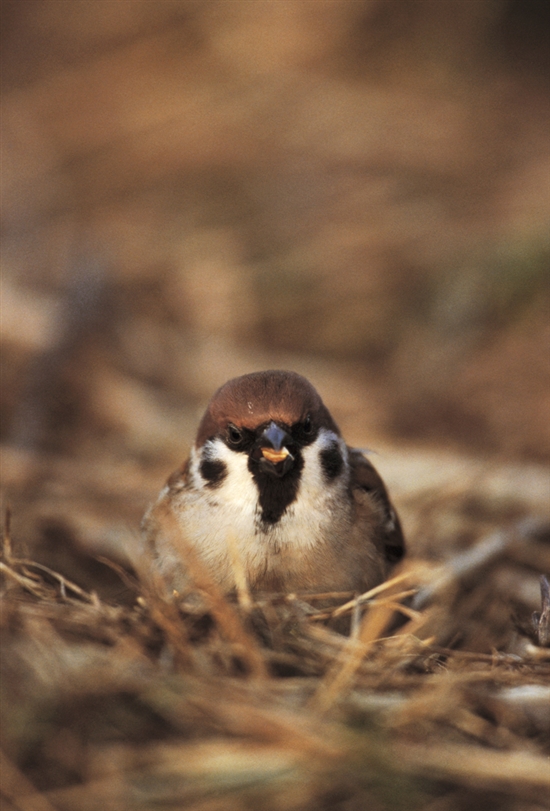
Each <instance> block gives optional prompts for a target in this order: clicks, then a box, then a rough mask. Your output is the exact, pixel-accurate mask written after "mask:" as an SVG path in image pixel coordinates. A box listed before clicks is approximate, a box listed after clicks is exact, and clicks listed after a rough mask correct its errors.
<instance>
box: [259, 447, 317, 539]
mask: <svg viewBox="0 0 550 811" xmlns="http://www.w3.org/2000/svg"><path fill="white" fill-rule="evenodd" d="M303 467H304V460H303V458H302V454H301V453H300V452H298V453H297V454H296V457H295V459H294V464H293V466H292V468H291V469H290V470H289V471H288V472H287V473H285V475H284V476H281V477H280V478H278V477H276V476H274V475H272V474H270V473H265V472H264V471H263V470H261V469H260V468H259V466H258V464H257V463H256V462H255V461H254V459H252V458H251V457H249V459H248V469H249V470H250V472H251V473H252V477H253V479H254V481H255V482H256V486H257V487H258V492H259V501H260V508H261V511H262V514H261V520H262V522H263V523H264V524H271V525H273V524H276V523H277V522H278V521H280V519H281V517H282V516H283V515H284V513H285V512H286V510H287V509H288V507H290V505H291V504H292V503H293V502H294V501H296V496H297V495H298V488H299V486H300V476H301V475H302V468H303Z"/></svg>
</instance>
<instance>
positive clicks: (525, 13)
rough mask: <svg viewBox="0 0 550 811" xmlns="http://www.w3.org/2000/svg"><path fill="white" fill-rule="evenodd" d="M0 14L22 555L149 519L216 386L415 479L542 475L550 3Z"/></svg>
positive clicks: (111, 6)
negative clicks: (508, 469) (296, 409)
mask: <svg viewBox="0 0 550 811" xmlns="http://www.w3.org/2000/svg"><path fill="white" fill-rule="evenodd" d="M2 17H3V19H2V42H1V46H2V60H3V64H2V77H3V90H2V127H3V132H2V152H3V154H2V185H3V208H2V246H3V247H2V321H1V334H2V343H3V359H2V376H3V383H2V394H1V398H2V399H1V406H2V421H1V425H0V438H1V440H2V444H3V459H4V462H3V478H4V484H5V494H6V496H5V497H6V498H7V499H8V500H9V501H10V503H11V504H12V508H13V510H14V521H15V524H16V526H17V527H18V528H19V533H20V535H21V537H24V538H25V540H26V542H27V543H29V544H34V545H36V546H37V547H40V546H41V548H43V549H46V550H49V555H50V557H49V559H51V555H52V554H53V552H52V550H54V551H55V550H59V547H60V544H59V541H60V539H64V538H65V539H66V538H69V537H71V538H74V537H77V539H78V540H79V542H81V543H83V544H84V545H87V546H88V547H90V548H93V549H96V550H104V549H108V548H109V545H111V546H112V547H113V548H114V547H116V545H117V543H119V542H120V538H122V537H124V538H126V540H127V537H128V536H129V535H132V534H135V533H137V526H138V521H139V516H140V515H141V513H142V512H143V509H144V508H145V506H146V504H147V502H148V500H150V499H151V498H152V497H153V496H154V494H155V493H156V492H157V491H158V489H159V488H160V486H161V484H162V481H163V479H164V478H165V476H166V475H167V474H168V473H169V472H170V470H171V469H173V467H174V466H175V465H177V464H179V463H180V462H181V461H182V460H183V458H184V457H185V455H186V453H187V451H188V447H189V444H190V443H191V442H192V440H193V435H194V431H195V428H196V424H197V422H198V419H199V416H200V413H201V411H202V409H203V407H204V405H205V403H206V401H207V400H208V398H209V397H210V395H211V394H212V393H213V391H214V390H215V389H216V388H217V387H218V386H219V385H221V384H222V383H223V382H225V380H226V379H228V378H229V377H231V376H234V375H238V374H242V373H245V372H249V371H253V370H257V369H263V368H291V369H294V370H296V371H298V372H301V373H303V374H305V375H306V376H308V377H309V378H310V379H311V380H312V381H313V382H314V384H315V385H317V387H318V388H319V390H320V392H321V394H322V396H323V397H324V399H325V401H326V402H327V404H328V405H329V407H330V408H331V410H333V413H334V415H335V417H336V419H337V421H338V422H339V423H340V426H341V428H342V429H343V432H344V434H345V436H346V438H347V439H348V441H349V442H350V443H353V444H357V445H359V446H361V447H369V448H373V449H377V450H379V449H384V448H392V449H393V450H391V451H389V450H388V451H387V454H385V453H382V457H385V456H387V457H388V458H389V459H390V460H393V465H394V468H393V478H394V479H395V482H396V484H395V486H396V487H397V490H398V491H399V487H401V490H402V491H406V490H407V486H408V484H409V485H410V484H414V482H415V480H416V478H417V476H418V469H417V468H415V467H414V459H416V458H420V457H419V456H418V454H422V453H424V454H426V453H427V454H428V456H427V457H426V456H425V457H422V458H424V459H428V460H429V461H428V462H426V463H425V464H424V467H423V468H422V470H423V471H424V472H425V471H426V470H427V469H428V468H429V471H430V475H431V476H432V479H434V480H436V481H437V480H438V477H439V478H445V470H448V469H449V466H451V467H452V464H453V463H455V468H453V470H454V471H455V472H456V459H463V458H467V459H476V460H478V461H479V460H482V461H483V462H484V463H485V462H487V461H490V462H491V464H493V463H495V464H496V463H498V464H499V465H516V466H517V465H520V466H522V467H521V468H520V469H521V470H523V471H524V472H525V471H532V470H534V469H535V468H536V470H540V469H541V466H543V465H545V464H546V463H547V462H548V459H549V458H550V419H549V416H550V375H549V372H550V346H549V338H550V319H549V314H550V308H549V304H550V283H549V278H550V277H549V274H548V265H549V258H550V230H549V220H550V140H549V137H548V133H549V131H550V127H549V125H550V92H549V91H550V65H549V55H550V43H549V38H548V32H549V30H550V6H549V5H548V3H547V2H546V0H415V2H410V0H254V2H248V0H155V2H151V1H150V0H24V2H21V0H3V2H2ZM438 454H439V455H438ZM456 454H458V456H456ZM461 454H462V455H465V456H461ZM375 463H376V460H375ZM411 465H412V467H411ZM381 466H382V467H383V466H384V459H382V462H381ZM390 466H391V463H390ZM533 466H534V467H533ZM388 475H389V476H390V479H391V476H392V473H391V471H390V473H388ZM526 476H527V473H524V474H522V475H521V476H519V479H518V478H516V481H517V480H521V481H523V482H524V484H525V487H526V490H527V491H529V492H532V491H533V488H535V489H536V487H535V485H534V484H532V480H531V479H529V477H528V476H527V478H526ZM544 481H546V483H547V479H545V480H544ZM537 482H539V484H538V485H537V486H539V490H538V491H537V492H538V494H539V496H540V497H541V499H544V497H547V495H548V492H547V491H545V490H544V486H542V485H540V479H537ZM514 486H517V485H514ZM541 487H542V489H541ZM106 527H108V528H109V532H107V533H106ZM117 528H118V529H117ZM117 532H118V533H119V534H118V535H117ZM109 533H110V534H109ZM107 536H109V538H110V540H106V538H107Z"/></svg>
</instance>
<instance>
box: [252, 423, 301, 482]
mask: <svg viewBox="0 0 550 811" xmlns="http://www.w3.org/2000/svg"><path fill="white" fill-rule="evenodd" d="M292 444H293V441H292V437H291V436H290V434H287V432H286V431H284V430H283V429H282V428H280V427H279V426H278V425H277V424H276V423H275V422H273V421H272V422H270V423H269V425H268V426H267V428H266V429H265V431H263V432H262V434H261V435H260V438H259V441H258V444H257V445H256V448H255V449H254V451H253V456H254V458H255V459H256V460H257V461H258V464H259V466H260V470H262V471H263V472H264V473H269V474H270V475H271V476H277V478H280V477H281V476H284V475H285V473H287V472H288V471H289V470H290V468H291V467H292V465H293V464H294V456H293V455H292V454H291V452H290V450H289V445H292Z"/></svg>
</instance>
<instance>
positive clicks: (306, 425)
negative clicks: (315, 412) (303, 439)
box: [302, 414, 313, 435]
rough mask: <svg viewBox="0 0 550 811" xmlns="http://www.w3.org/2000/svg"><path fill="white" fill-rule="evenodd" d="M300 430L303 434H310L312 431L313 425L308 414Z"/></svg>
mask: <svg viewBox="0 0 550 811" xmlns="http://www.w3.org/2000/svg"><path fill="white" fill-rule="evenodd" d="M302 430H303V432H304V434H308V435H309V434H311V433H312V431H313V423H312V421H311V414H308V415H307V417H306V418H305V420H304V421H303V423H302Z"/></svg>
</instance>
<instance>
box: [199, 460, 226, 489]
mask: <svg viewBox="0 0 550 811" xmlns="http://www.w3.org/2000/svg"><path fill="white" fill-rule="evenodd" d="M199 471H200V474H201V476H202V478H203V479H205V481H206V486H207V487H219V486H220V484H221V483H222V482H223V480H224V479H225V477H226V476H227V467H226V465H225V463H224V462H221V461H220V460H219V459H203V460H202V462H201V464H200V467H199Z"/></svg>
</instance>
